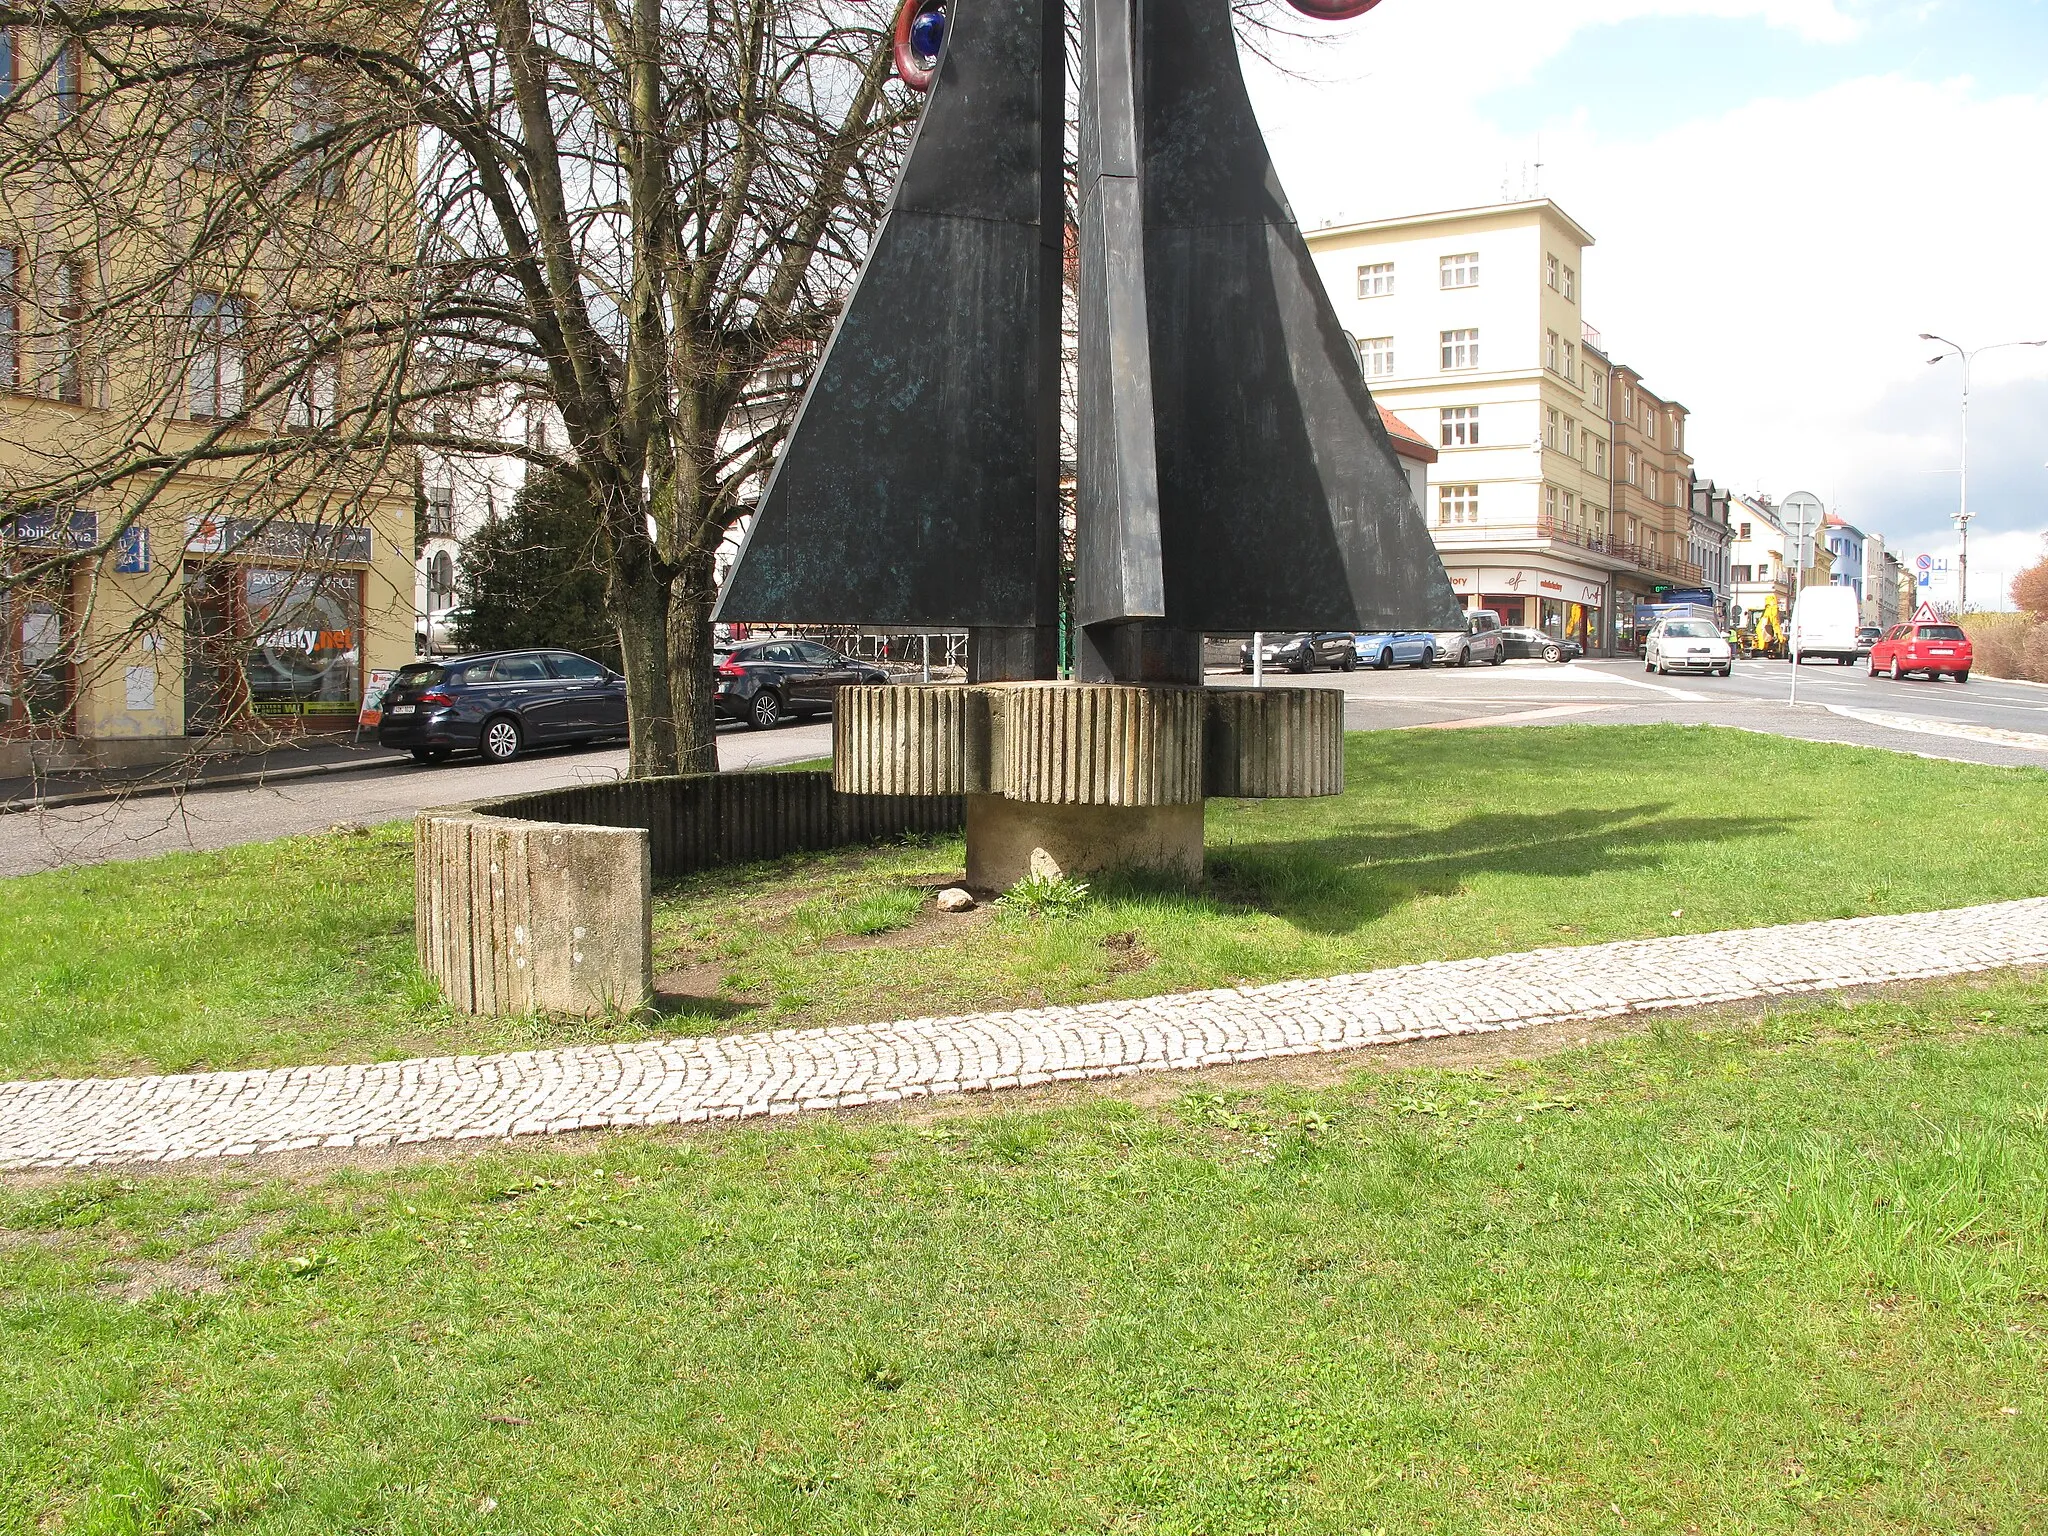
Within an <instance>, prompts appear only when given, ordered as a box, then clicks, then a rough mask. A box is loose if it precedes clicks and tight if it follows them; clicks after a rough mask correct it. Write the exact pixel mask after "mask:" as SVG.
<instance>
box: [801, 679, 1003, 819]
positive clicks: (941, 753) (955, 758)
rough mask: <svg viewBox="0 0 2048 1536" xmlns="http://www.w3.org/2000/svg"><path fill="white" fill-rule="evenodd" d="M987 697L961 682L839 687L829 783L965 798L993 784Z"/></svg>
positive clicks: (849, 789) (845, 788)
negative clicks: (990, 774)
mask: <svg viewBox="0 0 2048 1536" xmlns="http://www.w3.org/2000/svg"><path fill="white" fill-rule="evenodd" d="M988 740H989V726H988V699H987V697H986V696H985V695H984V694H983V693H982V691H981V690H980V689H978V688H973V687H970V686H968V685H966V684H964V683H911V684H902V685H892V686H889V687H886V688H877V687H872V686H870V687H861V688H841V689H840V690H839V692H838V698H837V701H836V704H835V707H834V715H833V731H832V787H833V788H834V789H835V790H837V791H838V792H839V793H841V794H843V795H964V794H978V793H981V792H983V791H985V790H987V789H988V787H989V747H988Z"/></svg>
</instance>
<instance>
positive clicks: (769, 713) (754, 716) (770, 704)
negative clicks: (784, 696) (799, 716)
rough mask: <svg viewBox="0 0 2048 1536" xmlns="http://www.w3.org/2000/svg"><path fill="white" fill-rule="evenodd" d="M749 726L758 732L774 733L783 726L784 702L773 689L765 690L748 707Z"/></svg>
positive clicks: (755, 696) (756, 695)
mask: <svg viewBox="0 0 2048 1536" xmlns="http://www.w3.org/2000/svg"><path fill="white" fill-rule="evenodd" d="M747 724H748V725H750V726H752V727H753V728H754V729H755V730H757V731H772V730H774V729H775V727H777V726H778V725H780V724H782V700H781V699H779V698H777V697H776V695H775V690H774V689H773V688H763V689H762V690H761V691H760V692H759V693H757V694H755V695H754V701H753V702H752V703H751V704H749V705H748V706H747Z"/></svg>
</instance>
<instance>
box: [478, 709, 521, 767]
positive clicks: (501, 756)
mask: <svg viewBox="0 0 2048 1536" xmlns="http://www.w3.org/2000/svg"><path fill="white" fill-rule="evenodd" d="M522 744H523V742H522V738H521V736H520V732H519V722H518V721H517V720H514V719H513V718H512V717H511V716H510V715H493V716H491V718H490V719H488V720H486V721H485V722H484V734H483V739H482V740H481V741H479V742H478V743H477V750H478V751H480V752H482V753H483V755H484V758H485V760H486V761H488V762H493V763H509V762H511V761H512V759H513V758H515V757H517V756H518V755H519V748H520V746H521V745H522Z"/></svg>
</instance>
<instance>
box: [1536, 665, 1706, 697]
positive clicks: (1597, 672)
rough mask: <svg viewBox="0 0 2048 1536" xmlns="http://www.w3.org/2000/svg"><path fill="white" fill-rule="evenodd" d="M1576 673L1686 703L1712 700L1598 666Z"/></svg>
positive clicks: (1547, 674)
mask: <svg viewBox="0 0 2048 1536" xmlns="http://www.w3.org/2000/svg"><path fill="white" fill-rule="evenodd" d="M1534 675H1535V676H1538V677H1542V678H1544V679H1545V680H1546V681H1548V680H1549V679H1550V678H1551V677H1552V676H1557V677H1558V680H1559V681H1560V682H1561V681H1563V677H1562V676H1561V675H1559V674H1553V673H1536V674H1534ZM1577 675H1578V676H1580V677H1597V678H1599V679H1600V680H1601V681H1602V682H1605V683H1619V684H1620V685H1621V686H1622V687H1624V688H1647V689H1648V690H1649V691H1650V692H1651V693H1661V694H1664V695H1665V696H1666V697H1667V698H1673V699H1683V700H1684V701H1685V702H1686V703H1688V704H1711V703H1712V702H1713V701H1714V699H1713V695H1711V694H1705V693H1695V692H1693V691H1692V690H1691V689H1690V688H1673V687H1672V686H1671V685H1670V684H1669V683H1646V682H1644V681H1643V680H1642V679H1641V678H1639V677H1622V676H1620V675H1619V674H1617V673H1614V672H1607V671H1603V670H1602V669H1600V668H1599V667H1587V668H1586V669H1585V670H1584V671H1582V672H1580V673H1578V674H1577Z"/></svg>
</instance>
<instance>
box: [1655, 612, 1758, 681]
mask: <svg viewBox="0 0 2048 1536" xmlns="http://www.w3.org/2000/svg"><path fill="white" fill-rule="evenodd" d="M1643 670H1644V671H1645V672H1655V673H1658V674H1659V675H1660V676H1661V675H1665V674H1668V673H1672V672H1714V673H1718V674H1719V675H1721V676H1722V677H1726V676H1728V674H1729V673H1731V672H1733V671H1734V670H1735V651H1734V649H1733V648H1732V647H1731V646H1730V645H1729V644H1728V639H1727V637H1726V636H1725V635H1723V634H1722V633H1721V631H1720V630H1718V629H1716V628H1715V627H1714V626H1713V625H1711V624H1709V623H1707V622H1706V621H1705V620H1704V619H1666V620H1664V621H1663V622H1662V623H1661V624H1659V625H1657V627H1656V628H1654V629H1652V630H1651V631H1650V638H1649V640H1648V642H1647V643H1646V644H1645V645H1644V647H1643Z"/></svg>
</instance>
